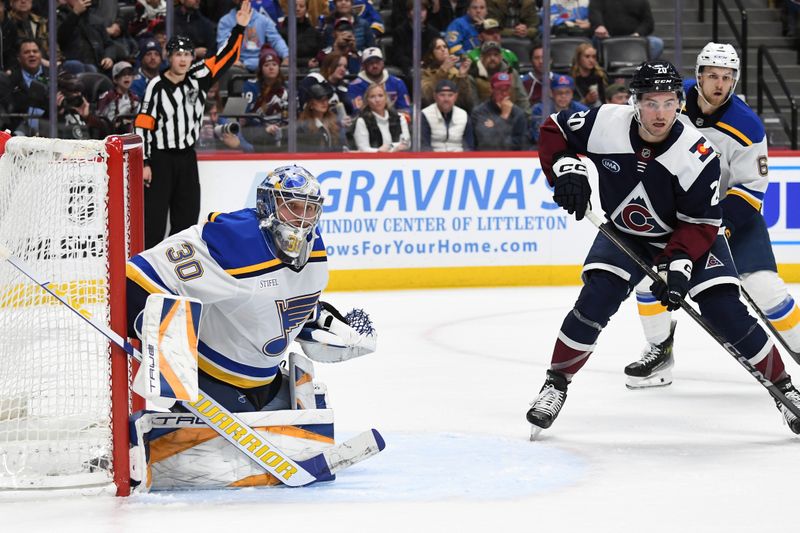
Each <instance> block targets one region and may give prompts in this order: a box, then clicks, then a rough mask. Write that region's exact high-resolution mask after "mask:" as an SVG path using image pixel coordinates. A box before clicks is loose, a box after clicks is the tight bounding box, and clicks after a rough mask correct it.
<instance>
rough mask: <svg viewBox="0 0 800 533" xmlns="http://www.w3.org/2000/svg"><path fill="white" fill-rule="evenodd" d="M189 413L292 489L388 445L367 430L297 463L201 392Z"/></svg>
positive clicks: (117, 339)
mask: <svg viewBox="0 0 800 533" xmlns="http://www.w3.org/2000/svg"><path fill="white" fill-rule="evenodd" d="M0 261H8V262H9V263H10V264H11V265H12V266H13V267H14V268H16V269H17V270H19V271H20V272H21V273H22V274H23V275H25V276H26V277H27V278H29V279H30V280H31V281H33V282H34V283H36V284H37V285H38V286H39V287H41V288H42V290H44V291H45V292H47V293H48V294H49V295H50V296H52V297H53V298H55V299H56V300H57V301H58V302H59V303H61V304H63V305H64V306H66V307H67V308H68V309H69V310H70V311H72V312H73V313H74V314H75V315H77V316H78V317H79V318H80V319H81V320H83V321H84V322H86V323H87V324H89V325H90V326H92V327H93V328H94V329H95V330H97V331H98V332H99V333H100V334H102V335H103V336H104V337H106V338H107V339H108V340H110V341H111V342H113V343H114V344H116V345H117V346H119V347H120V348H122V349H123V350H125V351H126V352H127V353H128V354H129V355H131V356H132V357H134V358H136V359H137V360H139V361H141V360H142V354H141V353H140V352H139V350H137V349H136V348H135V347H134V346H133V345H132V344H131V343H129V342H127V341H126V340H125V339H123V338H122V336H121V335H119V334H118V333H117V332H115V331H114V330H112V329H111V328H109V327H108V326H106V325H104V324H99V323H97V322H95V321H94V320H92V319H91V318H89V317H87V316H84V315H83V314H82V313H81V312H80V311H79V310H78V309H76V308H75V307H73V306H72V305H71V304H70V303H69V302H68V301H67V300H66V299H65V298H64V297H63V296H61V295H60V294H58V293H57V292H55V291H54V290H53V289H51V288H50V282H49V281H43V280H41V279H39V277H38V276H37V275H36V274H35V273H34V272H33V271H32V269H31V268H30V267H29V266H28V265H26V264H25V263H24V262H23V261H22V260H21V259H19V258H18V257H16V256H15V255H13V254H12V253H11V251H10V250H8V248H6V247H5V246H4V245H3V244H0ZM179 403H180V404H181V405H182V406H183V407H185V408H186V410H188V411H189V412H191V413H192V414H194V415H195V416H197V417H198V418H200V419H201V420H202V421H203V422H205V423H206V424H207V425H208V426H209V427H210V428H212V429H213V430H214V431H216V432H217V433H218V434H219V435H220V436H221V437H222V438H224V439H225V440H227V441H228V442H229V443H230V444H231V445H233V446H234V447H235V448H236V449H237V450H239V451H240V452H241V453H243V454H245V455H246V456H248V457H249V458H250V459H252V460H253V462H255V463H256V464H257V465H258V466H259V467H261V468H263V469H264V470H265V471H267V472H268V473H270V474H271V475H273V476H275V477H276V478H277V479H278V480H279V481H280V482H282V483H284V484H285V485H288V486H290V487H300V486H303V485H308V484H309V483H313V482H314V481H317V480H318V479H320V478H322V479H325V478H327V477H329V476H330V475H331V474H334V473H336V472H338V471H340V470H343V469H345V468H347V467H349V466H352V465H354V464H356V463H358V462H360V461H363V460H364V459H367V458H369V457H371V456H373V455H375V454H376V453H378V452H380V451H381V450H383V449H384V447H385V446H386V444H385V442H384V440H383V438H382V437H381V435H380V433H378V431H377V430H375V429H372V430H369V431H365V432H363V433H361V434H360V435H358V436H356V437H354V438H353V439H350V440H348V441H347V442H344V443H342V444H340V445H338V446H334V447H332V448H330V449H327V450H325V451H324V452H322V453H320V454H318V455H316V456H314V457H311V458H309V459H306V460H301V461H294V460H292V459H290V458H289V456H288V455H287V454H285V453H283V452H282V451H281V450H280V449H279V448H277V447H276V446H274V445H273V444H272V443H271V442H270V441H268V440H267V439H266V438H264V437H263V435H262V434H260V433H257V432H256V431H255V430H254V429H253V428H251V427H250V426H248V425H247V424H245V423H244V422H243V421H242V420H241V419H240V418H239V417H237V416H236V415H235V414H233V413H231V412H230V411H228V410H227V409H225V407H223V406H222V405H221V404H220V403H219V402H217V401H216V400H214V399H213V398H211V397H209V396H207V395H206V394H205V393H204V392H203V391H202V390H200V391H199V397H198V400H197V401H195V402H184V401H180V402H179Z"/></svg>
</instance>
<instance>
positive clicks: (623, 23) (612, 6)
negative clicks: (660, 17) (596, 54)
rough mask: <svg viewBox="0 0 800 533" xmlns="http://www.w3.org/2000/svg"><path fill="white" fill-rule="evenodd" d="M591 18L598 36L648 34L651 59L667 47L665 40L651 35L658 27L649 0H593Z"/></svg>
mask: <svg viewBox="0 0 800 533" xmlns="http://www.w3.org/2000/svg"><path fill="white" fill-rule="evenodd" d="M589 20H590V21H591V25H592V28H594V30H593V31H594V37H595V38H596V39H598V40H602V39H606V38H608V37H624V36H627V35H632V36H634V37H640V36H641V37H647V42H648V45H649V47H650V59H657V58H659V57H660V56H661V52H663V51H664V40H663V39H661V38H660V37H658V36H656V35H652V33H653V29H654V28H655V21H654V20H653V12H652V11H651V9H650V2H649V0H591V2H590V3H589Z"/></svg>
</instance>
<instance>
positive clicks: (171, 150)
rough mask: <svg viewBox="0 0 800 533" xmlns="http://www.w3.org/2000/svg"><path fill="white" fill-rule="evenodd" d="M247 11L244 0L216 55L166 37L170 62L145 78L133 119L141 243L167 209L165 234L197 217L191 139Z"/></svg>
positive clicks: (156, 232) (151, 236) (151, 238)
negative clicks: (139, 154) (140, 177)
mask: <svg viewBox="0 0 800 533" xmlns="http://www.w3.org/2000/svg"><path fill="white" fill-rule="evenodd" d="M251 14H252V8H251V7H250V0H244V1H243V2H242V5H241V7H240V9H239V11H238V12H237V13H236V24H237V25H236V27H235V28H234V29H233V31H232V32H231V35H230V37H229V38H228V42H227V43H225V46H224V47H222V49H221V50H219V51H218V52H217V54H216V55H215V56H213V57H210V58H208V59H205V60H202V61H194V45H193V44H192V41H191V39H189V38H188V37H181V36H175V37H172V38H171V39H170V40H169V42H168V43H167V55H168V56H169V68H168V69H166V70H165V71H163V72H161V73H160V74H159V75H158V76H156V77H154V78H153V79H152V80H150V83H148V84H147V89H146V90H145V93H144V98H143V99H142V106H141V108H140V110H139V114H138V115H137V116H136V121H135V122H134V126H135V127H136V133H138V134H139V135H141V136H142V139H144V165H145V166H144V183H145V187H146V188H145V193H144V217H145V220H144V232H145V247H146V248H151V247H152V246H155V245H156V244H158V243H159V242H161V240H162V239H163V238H164V234H165V232H166V227H167V213H169V221H170V235H172V234H174V233H177V232H179V231H181V230H184V229H186V228H188V227H190V226H192V225H193V224H196V223H197V220H198V217H199V215H200V180H199V176H198V171H197V154H196V153H195V151H194V143H195V142H196V141H197V139H198V137H199V136H200V125H201V124H202V122H203V111H204V110H205V103H206V95H207V94H208V90H209V88H210V87H211V85H213V83H214V82H215V81H216V80H217V79H219V77H220V76H221V75H222V74H224V73H225V71H226V70H227V69H228V68H229V67H230V66H231V65H233V64H234V63H235V62H236V61H238V59H239V50H240V49H241V45H242V35H243V33H244V29H245V27H246V26H247V24H248V22H250V16H251ZM193 61H194V62H193Z"/></svg>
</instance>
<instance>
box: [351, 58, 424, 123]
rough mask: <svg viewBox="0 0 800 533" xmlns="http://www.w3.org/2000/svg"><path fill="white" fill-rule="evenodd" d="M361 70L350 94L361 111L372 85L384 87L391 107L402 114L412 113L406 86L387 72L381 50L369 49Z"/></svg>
mask: <svg viewBox="0 0 800 533" xmlns="http://www.w3.org/2000/svg"><path fill="white" fill-rule="evenodd" d="M361 68H362V70H361V71H360V72H359V73H358V77H356V79H355V80H353V81H352V82H350V87H348V90H347V92H348V94H349V95H350V99H351V100H352V101H353V105H354V106H355V107H357V108H359V109H361V108H362V107H363V105H364V100H365V99H366V96H365V95H364V93H365V92H366V90H367V87H369V86H370V85H372V84H379V85H381V86H383V88H384V91H385V92H386V95H387V97H388V98H389V105H390V106H391V107H392V108H394V109H396V110H397V111H399V112H402V113H408V114H410V113H411V99H410V98H409V96H408V89H407V88H406V84H405V83H404V82H403V80H401V79H400V78H398V77H396V76H392V75H391V74H389V73H388V72H387V71H386V68H385V65H384V62H383V52H381V49H380V48H367V49H366V50H364V52H363V53H362V54H361Z"/></svg>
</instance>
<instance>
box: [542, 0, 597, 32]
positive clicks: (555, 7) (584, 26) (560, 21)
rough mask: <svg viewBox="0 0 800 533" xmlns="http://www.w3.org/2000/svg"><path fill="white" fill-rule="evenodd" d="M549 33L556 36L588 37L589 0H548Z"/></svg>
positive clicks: (589, 27) (589, 28)
mask: <svg viewBox="0 0 800 533" xmlns="http://www.w3.org/2000/svg"><path fill="white" fill-rule="evenodd" d="M550 31H551V33H552V34H553V35H556V36H559V35H560V36H572V37H589V36H590V35H591V34H592V24H591V23H590V22H589V0H550Z"/></svg>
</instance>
